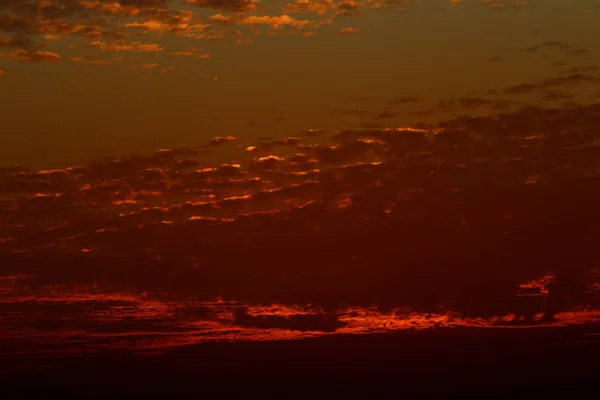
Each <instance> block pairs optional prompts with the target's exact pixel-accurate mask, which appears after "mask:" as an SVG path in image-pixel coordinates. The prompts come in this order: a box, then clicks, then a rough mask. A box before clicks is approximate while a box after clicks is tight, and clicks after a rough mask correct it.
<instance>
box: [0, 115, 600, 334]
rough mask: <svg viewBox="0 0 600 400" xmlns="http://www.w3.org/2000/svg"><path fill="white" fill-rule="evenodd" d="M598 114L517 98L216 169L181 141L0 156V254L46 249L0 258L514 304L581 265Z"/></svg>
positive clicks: (39, 274) (77, 278)
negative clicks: (475, 111) (60, 158)
mask: <svg viewBox="0 0 600 400" xmlns="http://www.w3.org/2000/svg"><path fill="white" fill-rule="evenodd" d="M599 118H600V105H599V104H592V105H577V106H572V107H568V108H554V109H548V108H542V107H525V108H522V109H519V110H516V111H510V112H504V113H499V114H493V115H489V116H462V117H457V118H453V119H449V120H446V121H443V122H440V123H438V124H434V125H432V126H430V127H429V128H426V129H416V128H393V129H392V128H381V129H379V128H372V129H363V130H343V131H338V132H336V133H335V134H334V135H333V136H332V137H331V140H329V141H325V140H322V141H320V143H318V144H306V143H303V142H302V141H301V140H299V139H298V138H295V137H290V138H283V139H268V140H267V141H265V142H266V143H269V144H270V145H271V146H272V147H271V149H270V150H271V151H272V152H271V153H269V154H265V155H263V154H255V153H251V154H249V156H250V157H251V158H250V159H248V158H245V159H242V161H239V162H238V163H235V162H233V161H232V162H231V163H228V164H221V165H219V164H217V165H206V164H203V163H202V158H203V154H202V152H203V151H204V150H202V149H187V148H183V149H163V150H159V151H156V152H155V153H153V154H149V155H145V156H141V155H138V156H129V157H123V158H114V159H110V160H100V161H98V162H94V163H89V164H84V165H81V166H79V167H72V168H66V169H59V170H44V171H30V170H27V169H25V168H19V167H7V168H3V169H0V196H1V198H2V201H3V204H4V205H6V206H4V207H2V220H3V224H2V226H1V227H0V238H4V239H2V241H1V243H0V248H1V249H2V254H12V255H13V257H16V259H17V260H24V261H23V263H26V262H28V261H27V260H28V259H26V258H19V257H21V256H19V254H22V253H11V252H13V251H19V252H23V251H28V252H29V255H30V256H32V257H41V259H43V260H45V261H43V262H42V261H40V262H31V264H28V265H30V266H29V267H25V266H22V265H23V264H18V262H20V261H11V262H10V263H8V264H7V263H2V264H0V265H2V268H7V267H6V266H7V265H10V266H13V267H14V266H15V265H20V267H19V268H20V269H21V270H22V271H25V272H27V271H29V273H32V274H33V273H34V272H35V275H36V279H40V280H45V281H47V282H55V281H56V280H57V279H67V278H68V279H70V280H71V281H73V282H77V283H82V284H83V283H86V282H88V283H91V282H97V283H100V284H103V283H104V282H113V283H114V282H120V283H123V284H131V285H136V287H138V288H143V290H151V291H168V292H169V293H171V294H172V295H176V294H182V295H183V294H185V295H189V294H190V293H192V294H194V295H195V296H198V297H200V298H207V299H208V298H214V297H217V296H221V297H227V298H235V299H237V300H239V301H241V302H249V303H254V304H260V303H262V302H266V303H284V304H308V303H310V304H313V305H317V306H322V307H326V308H333V309H340V308H343V307H346V306H347V305H360V306H363V307H366V306H369V305H371V304H377V305H379V306H382V307H410V308H411V309H416V310H423V311H427V312H433V311H435V310H436V309H437V307H438V306H439V305H440V304H444V305H445V306H446V307H450V308H452V309H453V310H457V311H459V312H461V313H463V314H465V315H472V316H478V317H481V316H492V315H504V314H503V313H510V312H513V313H516V314H517V315H519V314H521V313H522V314H523V315H526V314H527V313H528V312H529V311H528V309H533V310H535V307H533V306H530V305H526V304H524V303H523V304H521V303H518V304H517V303H515V300H514V299H515V296H516V294H517V293H518V288H519V285H520V284H523V283H524V282H529V281H531V280H532V279H537V278H539V277H541V276H544V274H545V273H546V272H547V271H548V270H551V271H553V272H554V273H556V274H558V275H564V274H565V273H566V271H571V272H573V273H575V274H579V273H583V272H581V271H583V270H584V269H585V266H586V265H591V264H590V263H593V262H594V260H595V257H596V254H597V252H596V247H595V244H596V243H595V240H594V239H595V238H596V237H597V236H598V234H600V232H598V229H599V228H598V227H599V226H600V213H599V212H598V207H597V204H598V202H599V201H600V197H599V196H600V193H598V190H597V187H598V185H599V184H600V181H599V180H600V177H599V176H598V173H597V171H598V169H599V168H600V163H599V161H598V160H600V146H598V139H597V129H596V127H597V126H598V124H599V123H600V119H599ZM309 132H312V131H309ZM227 141H228V140H226V141H225V142H227ZM217 142H219V140H217ZM221 143H224V142H223V141H221ZM260 145H261V144H260V143H258V144H256V146H258V147H260ZM237 157H238V156H236V158H237ZM243 160H247V161H243ZM9 238H10V239H9ZM523 238H526V240H524V239H523ZM82 250H85V252H82ZM3 257H4V256H3ZM107 257H111V258H110V259H111V260H115V261H114V262H113V261H111V262H109V263H107V262H106V259H107ZM69 260H70V261H69ZM120 260H123V261H120ZM82 263H85V265H86V268H83V269H82V268H81V265H82ZM196 264H197V265H201V266H202V267H201V268H197V267H194V265H196ZM36 265H40V266H43V268H41V267H39V268H38V267H36ZM28 268H29V269H28ZM57 268H60V270H61V271H63V272H61V273H60V274H57V273H56V272H51V271H56V270H57ZM124 271H127V273H125V272H124ZM578 271H579V272H578ZM167 273H168V274H169V277H170V278H169V279H166V278H165V276H166V275H165V274H167ZM332 287H335V291H333V290H332V289H331V288H332ZM140 290H142V289H140ZM467 306H468V307H467ZM528 307H529V308H528ZM531 307H533V308H531ZM536 307H537V306H536ZM537 309H538V310H543V307H542V306H541V305H540V306H539V307H538V308H537ZM233 321H234V324H236V325H238V326H240V327H252V326H254V327H257V328H261V329H267V328H273V329H284V330H333V329H342V328H343V324H340V323H339V322H340V321H341V320H340V319H339V318H338V319H337V320H336V318H334V317H331V318H329V317H326V316H325V314H324V313H322V312H318V311H307V312H304V313H302V316H294V317H291V316H283V315H279V314H277V315H276V316H273V315H272V314H269V313H268V312H261V313H259V314H256V313H255V312H253V311H252V310H246V311H237V314H236V316H234V320H233ZM341 322H344V321H341Z"/></svg>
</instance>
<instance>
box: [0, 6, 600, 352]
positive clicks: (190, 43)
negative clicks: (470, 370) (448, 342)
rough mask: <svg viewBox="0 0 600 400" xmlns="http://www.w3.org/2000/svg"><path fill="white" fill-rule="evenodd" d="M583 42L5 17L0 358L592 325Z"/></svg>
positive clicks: (557, 18)
mask: <svg viewBox="0 0 600 400" xmlns="http://www.w3.org/2000/svg"><path fill="white" fill-rule="evenodd" d="M598 37H600V2H599V1H593V0H571V1H558V0H555V1H552V0H548V1H542V0H530V1H500V0H497V1H492V0H491V1H469V0H463V1H448V0H421V1H419V0H395V1H394V0H383V1H382V0H366V1H352V0H344V1H333V0H322V1H314V0H300V1H296V2H290V3H288V2H285V1H264V2H259V1H255V0H189V1H168V0H121V1H117V2H114V1H110V2H109V1H93V0H66V1H46V0H43V1H41V0H40V1H17V0H0V120H1V121H2V127H1V128H0V129H1V133H0V160H2V161H1V163H0V293H3V295H4V298H5V300H2V301H3V302H2V303H0V304H1V306H2V307H4V308H2V310H9V311H10V312H11V313H12V314H10V315H11V316H6V318H3V317H2V316H1V315H0V317H2V318H0V328H1V327H11V328H10V329H11V330H10V332H9V331H8V330H7V329H8V328H7V329H5V330H4V331H5V332H9V333H7V335H9V336H10V337H9V338H6V337H4V339H3V338H2V337H0V340H9V341H11V340H13V339H14V340H17V339H18V340H21V339H22V338H23V337H24V336H23V335H25V333H27V335H29V334H31V335H32V336H31V337H35V338H37V337H39V335H38V333H40V332H41V333H43V335H42V336H44V335H50V336H51V337H52V338H54V339H56V338H57V337H61V335H66V333H65V332H71V331H69V329H70V328H69V326H66V325H64V324H63V325H61V324H62V322H60V318H64V319H66V320H69V321H72V320H77V321H79V322H77V323H78V324H79V325H77V326H83V327H84V328H82V330H77V331H76V332H71V333H70V335H84V336H85V335H87V334H88V333H89V332H90V331H94V332H96V331H98V330H99V329H106V332H112V333H114V332H117V331H118V333H119V334H122V333H123V331H122V330H124V331H126V332H127V331H128V330H132V331H135V332H138V330H139V331H144V329H148V332H150V333H152V334H154V333H156V330H157V329H159V328H158V327H162V328H160V329H166V328H165V326H167V325H168V326H170V327H171V328H172V331H170V334H173V335H175V336H177V335H179V334H180V333H181V332H182V331H181V330H182V329H184V328H183V327H182V325H180V324H181V323H182V322H181V321H182V320H181V318H180V317H181V316H182V315H183V316H184V317H185V318H188V319H186V324H187V325H186V327H185V331H186V332H188V333H189V332H191V331H194V332H195V333H193V335H192V336H194V335H195V336H194V337H195V338H196V339H194V340H198V337H200V336H202V335H200V336H198V332H197V331H196V330H198V329H200V330H202V332H203V335H207V336H211V337H213V336H214V335H216V333H215V332H220V333H219V334H220V335H221V337H222V338H225V339H226V338H231V337H232V336H231V335H233V336H235V337H236V338H247V337H251V338H256V339H259V338H262V339H265V338H267V339H269V338H278V337H279V338H281V337H283V336H285V337H289V336H290V335H292V336H293V334H291V333H290V332H296V333H297V332H303V334H305V333H306V332H309V333H308V334H309V335H312V334H314V332H317V331H318V332H321V333H326V332H346V333H352V332H354V333H356V332H363V333H364V332H370V331H374V330H380V329H388V327H389V326H392V325H393V326H395V327H399V328H398V329H404V328H406V327H411V326H413V327H414V326H419V327H431V326H432V325H435V324H438V325H439V324H446V325H455V326H456V325H461V326H464V325H469V326H473V325H477V326H482V325H492V326H499V325H501V326H515V325H519V326H532V325H536V324H543V323H556V324H559V323H587V322H590V321H598V320H600V317H599V315H600V314H599V313H600V303H599V298H600V297H599V293H600V276H599V275H598V267H599V266H600V258H599V257H598V251H597V243H596V242H597V238H598V237H599V236H600V209H599V208H598V206H597V205H598V204H600V191H598V187H600V132H599V130H598V129H599V127H600V67H599V66H600V48H599V47H600V41H598V40H597V38H598ZM557 282H558V283H557ZM556 287H559V288H560V289H556ZM557 290H558V292H559V293H562V294H558V295H556V296H558V298H559V299H564V298H568V299H569V300H568V302H566V303H564V304H563V303H561V301H562V300H561V301H559V303H560V304H558V303H557V304H555V303H554V301H555V300H554V298H555V297H554V296H555V295H552V296H551V295H550V294H549V293H555V292H556V291H557ZM561 291H562V292H561ZM101 299H104V300H101ZM548 299H549V300H548ZM565 301H566V300H565ZM32 303H33V304H34V306H32ZM124 304H126V306H124ZM57 305H58V306H60V307H63V306H64V307H63V308H60V307H58V306H57ZM123 307H125V308H123ZM32 310H33V311H32ZM182 310H183V311H182ZM190 313H193V318H196V319H194V320H193V321H192V322H190V321H191V320H190V319H189V318H192V316H190V315H191V314H190ZM7 315H8V314H7ZM98 315H102V316H103V318H104V319H100V320H98V319H97V318H96V317H97V316H98ZM424 315H425V316H426V317H424ZM57 316H58V317H60V318H58V319H57ZM136 316H137V317H136ZM132 318H133V319H135V318H138V319H139V321H138V322H140V324H141V325H135V326H131V325H127V324H125V323H124V321H125V322H126V321H131V320H132ZM49 321H50V322H49ZM369 321H370V322H369ZM431 321H437V322H434V323H432V322H431ZM142 322H148V325H144V324H142ZM97 324H100V325H102V328H100V327H98V326H97ZM394 324H395V325H394ZM240 327H244V328H248V329H250V330H249V331H245V330H239V329H238V328H240ZM344 329H345V330H344ZM394 329H396V328H394ZM0 330H2V329H0ZM232 330H235V332H234V333H232ZM32 332H33V333H32ZM240 332H241V333H240ZM310 332H312V333H310ZM54 334H56V335H57V336H52V335H54ZM236 335H237V336H236ZM26 337H29V336H26ZM44 337H47V336H44ZM157 337H158V336H157ZM202 337H204V336H202ZM15 338H17V339H15ZM170 338H171V339H173V337H171V336H170ZM54 339H53V340H54ZM171 339H169V340H171ZM188 339H189V337H188ZM23 340H25V339H23ZM32 340H34V339H32ZM35 340H37V339H35ZM181 340H183V341H184V342H185V340H187V339H185V340H184V339H181ZM10 343H13V344H14V342H10ZM153 343H154V342H153ZM169 343H171V344H172V343H173V342H172V341H171V342H169ZM21 344H22V343H21ZM24 347H30V348H33V347H31V343H30V342H27V340H26V341H25V345H24ZM42 347H43V346H42ZM15 348H19V349H20V347H18V346H17V347H15ZM19 351H20V350H19Z"/></svg>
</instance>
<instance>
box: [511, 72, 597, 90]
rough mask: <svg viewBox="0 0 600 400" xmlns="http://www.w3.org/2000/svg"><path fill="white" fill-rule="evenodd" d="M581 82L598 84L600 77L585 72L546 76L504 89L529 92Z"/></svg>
mask: <svg viewBox="0 0 600 400" xmlns="http://www.w3.org/2000/svg"><path fill="white" fill-rule="evenodd" d="M581 83H588V84H598V83H600V77H598V76H594V75H591V74H585V73H572V74H569V75H563V76H556V77H552V78H546V79H544V80H542V81H539V82H534V83H523V84H519V85H513V86H509V87H507V88H506V89H504V94H507V95H515V94H529V93H533V92H535V91H536V90H538V89H551V88H556V87H561V86H570V85H577V84H581Z"/></svg>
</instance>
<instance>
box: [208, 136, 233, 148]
mask: <svg viewBox="0 0 600 400" xmlns="http://www.w3.org/2000/svg"><path fill="white" fill-rule="evenodd" d="M236 140H238V139H237V138H236V137H235V136H217V137H214V138H212V139H210V140H209V141H208V144H209V145H212V146H218V145H220V144H223V143H227V142H234V141H236Z"/></svg>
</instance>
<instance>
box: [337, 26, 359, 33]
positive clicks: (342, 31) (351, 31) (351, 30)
mask: <svg viewBox="0 0 600 400" xmlns="http://www.w3.org/2000/svg"><path fill="white" fill-rule="evenodd" d="M359 32H360V29H358V28H352V27H346V28H342V29H340V33H342V34H352V33H359Z"/></svg>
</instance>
